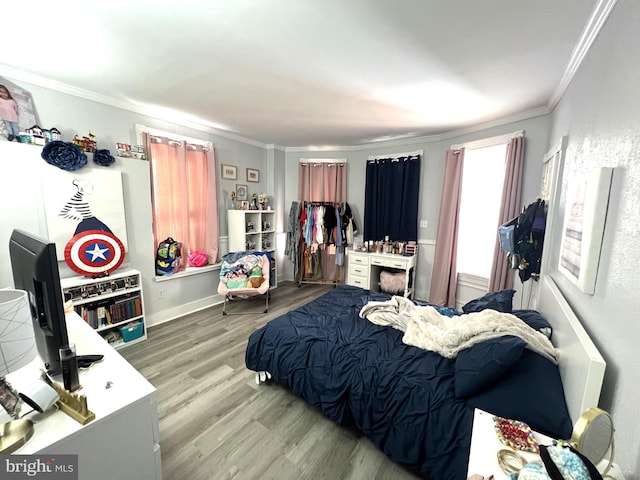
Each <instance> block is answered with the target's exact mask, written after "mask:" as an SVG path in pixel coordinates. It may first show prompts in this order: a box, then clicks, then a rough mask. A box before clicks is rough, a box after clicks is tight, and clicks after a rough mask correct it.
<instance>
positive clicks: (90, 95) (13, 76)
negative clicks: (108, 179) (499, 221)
mask: <svg viewBox="0 0 640 480" xmlns="http://www.w3.org/2000/svg"><path fill="white" fill-rule="evenodd" d="M610 1H611V0H610ZM0 75H2V76H5V77H7V78H9V79H10V80H18V81H22V82H27V83H30V84H32V85H36V86H39V87H43V88H48V89H49V90H54V91H57V92H60V93H64V94H67V95H72V96H74V97H79V98H83V99H85V100H89V101H92V102H96V103H101V104H103V105H109V106H112V107H116V108H121V109H123V110H126V111H128V112H133V113H139V114H141V115H145V116H148V117H152V118H156V119H158V120H162V121H165V122H168V123H170V124H171V125H176V126H182V127H186V128H191V129H193V130H198V131H201V132H205V133H209V134H212V135H216V136H218V137H223V138H228V139H230V140H235V141H237V142H240V143H244V144H246V145H251V146H253V147H258V148H264V149H269V148H272V149H276V150H282V151H284V152H287V153H289V152H314V151H326V152H331V151H342V152H344V151H361V150H370V149H376V148H382V147H385V148H386V147H394V146H404V145H415V144H418V143H434V142H439V141H442V140H447V139H449V138H456V137H459V136H461V135H466V134H470V133H474V132H480V131H483V130H487V129H489V128H493V127H499V126H502V125H506V124H509V123H515V122H519V121H523V120H528V119H531V118H535V117H540V116H542V115H548V114H549V113H551V110H552V107H553V106H555V103H553V104H552V103H550V104H549V105H550V106H544V107H539V108H534V109H532V110H528V111H526V112H519V113H515V114H513V115H508V116H505V117H502V118H499V119H496V120H491V121H488V122H483V123H477V124H474V125H470V126H467V127H462V128H460V129H458V130H452V131H449V132H445V133H440V134H435V135H423V136H418V137H406V138H401V139H397V140H389V141H381V142H372V143H363V144H359V145H328V146H321V147H318V146H311V145H308V146H302V147H283V146H280V145H276V144H273V143H269V144H266V143H263V142H259V141H257V140H253V139H250V138H246V137H243V136H241V135H237V134H235V133H231V132H229V131H226V130H221V129H219V128H216V127H212V126H209V125H206V124H204V123H202V122H201V121H197V120H193V119H189V118H187V117H188V114H184V118H180V116H179V115H177V113H179V112H171V113H169V112H164V113H162V112H159V111H157V110H155V109H151V108H148V107H144V106H141V105H136V104H134V103H132V102H128V101H126V100H121V99H118V98H115V97H110V96H107V95H101V94H99V93H95V92H91V91H89V90H85V89H82V88H78V87H74V86H72V85H69V84H66V83H62V82H58V81H55V80H51V79H49V78H45V77H42V76H40V75H35V74H32V73H28V72H24V71H21V70H18V69H15V68H12V67H8V66H6V65H1V64H0ZM563 91H564V90H563Z"/></svg>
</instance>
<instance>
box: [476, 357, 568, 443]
mask: <svg viewBox="0 0 640 480" xmlns="http://www.w3.org/2000/svg"><path fill="white" fill-rule="evenodd" d="M467 405H469V406H470V407H472V408H480V409H482V410H485V411H487V412H489V413H492V414H494V415H498V416H501V417H505V418H512V419H514V420H521V421H523V422H525V423H527V424H529V426H530V427H531V428H533V429H534V430H537V431H539V432H541V433H545V434H547V435H550V436H552V437H554V438H561V439H568V438H570V437H571V432H572V430H573V427H572V423H571V417H570V416H569V410H568V409H567V404H566V402H565V399H564V390H563V388H562V380H561V378H560V370H558V366H557V365H554V364H553V363H551V362H550V361H549V360H547V359H546V358H544V357H543V356H541V355H538V354H537V353H535V352H533V351H531V350H528V349H525V350H524V351H523V352H522V355H521V356H520V358H519V359H518V360H517V361H516V362H515V363H514V364H513V365H512V367H511V368H509V369H508V370H507V371H506V372H505V373H504V374H503V375H502V377H501V378H500V379H499V380H498V381H497V382H496V383H495V384H494V385H493V386H492V387H490V388H488V389H486V390H484V391H483V392H480V393H478V394H476V395H473V396H471V397H469V398H467Z"/></svg>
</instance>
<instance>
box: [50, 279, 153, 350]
mask: <svg viewBox="0 0 640 480" xmlns="http://www.w3.org/2000/svg"><path fill="white" fill-rule="evenodd" d="M60 283H61V285H62V291H63V293H64V295H65V299H69V298H70V299H71V301H72V302H73V308H74V310H75V311H76V313H77V314H78V315H80V318H82V319H83V320H84V321H85V322H86V323H87V324H88V325H89V326H90V327H91V328H93V329H94V330H95V331H97V332H98V333H100V335H102V337H103V338H104V339H105V340H107V342H109V344H111V346H113V347H115V348H120V347H123V346H129V345H132V344H134V343H138V342H141V341H143V340H145V339H146V338H147V328H146V325H145V321H144V299H143V296H142V278H141V276H140V272H139V271H138V270H133V269H128V270H122V271H120V270H119V271H116V272H114V273H112V274H111V275H109V276H107V277H101V278H86V277H72V278H64V279H62V280H61V281H60Z"/></svg>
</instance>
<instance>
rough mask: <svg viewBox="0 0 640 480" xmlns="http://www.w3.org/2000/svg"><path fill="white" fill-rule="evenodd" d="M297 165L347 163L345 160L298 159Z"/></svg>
mask: <svg viewBox="0 0 640 480" xmlns="http://www.w3.org/2000/svg"><path fill="white" fill-rule="evenodd" d="M298 162H299V163H348V162H347V159H346V158H300V159H299V160H298Z"/></svg>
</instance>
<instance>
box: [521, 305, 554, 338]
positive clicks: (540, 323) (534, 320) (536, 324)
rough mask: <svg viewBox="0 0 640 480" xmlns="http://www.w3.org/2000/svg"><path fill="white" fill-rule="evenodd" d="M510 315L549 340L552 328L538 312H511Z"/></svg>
mask: <svg viewBox="0 0 640 480" xmlns="http://www.w3.org/2000/svg"><path fill="white" fill-rule="evenodd" d="M511 313H512V314H513V315H515V316H516V317H518V318H519V319H520V320H522V321H523V322H524V323H526V324H527V325H529V326H530V327H531V328H533V329H534V330H538V331H539V332H542V333H543V334H544V335H546V337H547V338H548V339H549V340H551V334H552V333H553V328H551V324H550V323H549V322H548V321H547V319H546V318H544V317H543V316H542V314H541V313H540V312H538V311H537V310H513V311H512V312H511Z"/></svg>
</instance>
